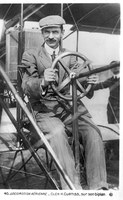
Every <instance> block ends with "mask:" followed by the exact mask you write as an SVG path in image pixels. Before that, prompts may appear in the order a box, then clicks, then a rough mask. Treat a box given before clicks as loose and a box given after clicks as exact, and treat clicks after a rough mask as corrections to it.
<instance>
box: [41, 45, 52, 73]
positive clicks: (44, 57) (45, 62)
mask: <svg viewBox="0 0 123 200" xmlns="http://www.w3.org/2000/svg"><path fill="white" fill-rule="evenodd" d="M39 59H40V62H41V63H42V65H43V66H44V69H46V68H49V67H51V65H52V60H51V58H50V57H49V55H48V53H47V52H46V50H45V48H44V47H43V46H42V47H41V50H40V52H39Z"/></svg>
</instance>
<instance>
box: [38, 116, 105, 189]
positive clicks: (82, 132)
mask: <svg viewBox="0 0 123 200" xmlns="http://www.w3.org/2000/svg"><path fill="white" fill-rule="evenodd" d="M36 121H37V124H38V126H39V127H40V129H41V130H42V132H43V133H44V134H45V135H47V136H48V138H49V141H50V144H51V147H52V148H53V150H54V152H55V153H56V155H57V157H58V159H59V162H60V164H61V165H62V167H63V169H64V170H65V172H66V173H67V175H68V176H69V178H70V180H71V181H72V183H73V184H74V185H75V187H76V188H77V187H78V185H79V178H78V177H77V172H76V169H75V162H74V156H73V152H72V150H71V147H70V145H69V143H68V138H67V135H66V133H65V125H64V123H63V122H62V121H61V120H60V119H59V118H57V117H54V116H52V115H51V113H40V112H39V113H37V114H36ZM67 128H68V129H69V130H70V129H71V128H72V126H71V124H68V125H67ZM78 129H79V137H81V138H82V144H83V147H84V150H85V162H86V178H87V184H88V188H89V189H91V190H93V189H94V190H96V189H99V188H102V187H105V188H108V184H107V173H106V163H105V154H104V147H103V142H102V138H101V136H100V134H99V133H98V131H97V130H96V129H95V128H94V126H90V125H89V124H88V123H86V122H85V121H83V120H79V121H78ZM60 180H61V185H62V189H66V188H67V185H66V183H65V181H64V180H63V178H62V177H60Z"/></svg>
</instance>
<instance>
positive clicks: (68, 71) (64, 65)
mask: <svg viewBox="0 0 123 200" xmlns="http://www.w3.org/2000/svg"><path fill="white" fill-rule="evenodd" d="M58 62H59V63H60V64H61V65H62V67H63V68H64V70H65V71H66V72H67V74H68V75H69V74H70V72H71V71H70V69H69V68H68V67H67V66H66V63H65V62H64V61H63V60H61V59H60V60H59V61H58Z"/></svg>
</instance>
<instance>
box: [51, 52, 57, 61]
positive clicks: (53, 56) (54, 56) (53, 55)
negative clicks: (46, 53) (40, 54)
mask: <svg viewBox="0 0 123 200" xmlns="http://www.w3.org/2000/svg"><path fill="white" fill-rule="evenodd" d="M51 57H52V62H53V61H54V60H55V58H56V54H55V51H53V54H52V55H51Z"/></svg>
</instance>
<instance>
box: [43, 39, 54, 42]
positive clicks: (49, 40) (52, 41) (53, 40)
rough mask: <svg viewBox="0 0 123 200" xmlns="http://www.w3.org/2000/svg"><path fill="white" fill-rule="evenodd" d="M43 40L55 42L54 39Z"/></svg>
mask: <svg viewBox="0 0 123 200" xmlns="http://www.w3.org/2000/svg"><path fill="white" fill-rule="evenodd" d="M45 41H47V42H55V41H56V40H55V39H46V40H45Z"/></svg>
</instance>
